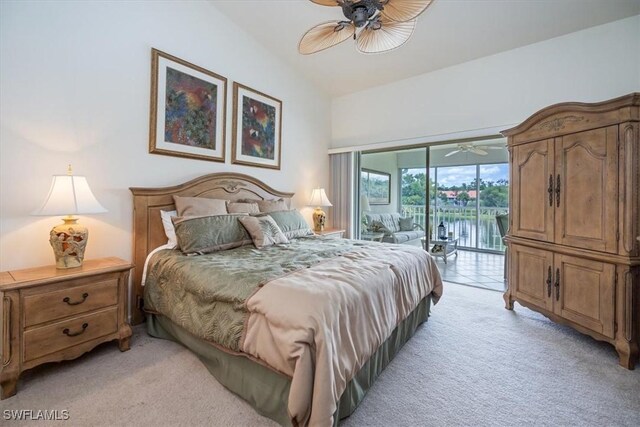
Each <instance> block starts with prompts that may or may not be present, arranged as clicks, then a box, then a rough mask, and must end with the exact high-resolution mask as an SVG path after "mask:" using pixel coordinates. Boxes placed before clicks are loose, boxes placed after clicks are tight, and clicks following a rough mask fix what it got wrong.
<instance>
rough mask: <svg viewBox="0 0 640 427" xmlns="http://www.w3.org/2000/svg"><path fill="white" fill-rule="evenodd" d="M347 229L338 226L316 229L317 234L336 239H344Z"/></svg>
mask: <svg viewBox="0 0 640 427" xmlns="http://www.w3.org/2000/svg"><path fill="white" fill-rule="evenodd" d="M344 232H345V230H338V229H337V228H325V229H324V230H322V231H314V232H313V233H314V234H315V235H316V236H325V237H332V238H334V239H342V237H343V236H344Z"/></svg>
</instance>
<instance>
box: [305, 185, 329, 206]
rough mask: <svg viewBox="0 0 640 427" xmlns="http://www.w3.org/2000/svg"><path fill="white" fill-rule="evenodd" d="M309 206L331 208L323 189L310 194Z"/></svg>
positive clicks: (317, 189)
mask: <svg viewBox="0 0 640 427" xmlns="http://www.w3.org/2000/svg"><path fill="white" fill-rule="evenodd" d="M309 205H310V206H333V205H332V204H331V202H330V201H329V199H328V198H327V194H326V193H325V192H324V188H316V189H315V190H313V192H312V193H311V200H310V201H309Z"/></svg>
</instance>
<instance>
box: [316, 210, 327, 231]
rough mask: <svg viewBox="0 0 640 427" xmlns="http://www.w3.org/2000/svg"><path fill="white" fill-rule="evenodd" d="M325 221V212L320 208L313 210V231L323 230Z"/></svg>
mask: <svg viewBox="0 0 640 427" xmlns="http://www.w3.org/2000/svg"><path fill="white" fill-rule="evenodd" d="M326 222H327V214H326V213H324V211H323V210H322V209H320V208H316V210H314V211H313V231H316V232H317V231H324V225H325V223H326Z"/></svg>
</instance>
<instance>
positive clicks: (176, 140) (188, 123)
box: [149, 49, 227, 162]
mask: <svg viewBox="0 0 640 427" xmlns="http://www.w3.org/2000/svg"><path fill="white" fill-rule="evenodd" d="M226 99H227V79H226V78H225V77H222V76H220V75H218V74H216V73H214V72H212V71H209V70H205V69H204V68H202V67H198V66H197V65H194V64H191V63H189V62H187V61H183V60H182V59H180V58H176V57H175V56H171V55H169V54H167V53H164V52H161V51H159V50H157V49H151V117H150V120H149V127H150V129H149V152H150V153H154V154H163V155H169V156H179V157H190V158H193V159H201V160H211V161H214V162H224V150H225V140H224V135H225V115H226V114H225V113H226V105H227V103H226Z"/></svg>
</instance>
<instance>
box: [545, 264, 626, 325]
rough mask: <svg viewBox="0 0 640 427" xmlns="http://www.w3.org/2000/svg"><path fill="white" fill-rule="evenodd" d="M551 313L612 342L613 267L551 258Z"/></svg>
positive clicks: (613, 313) (613, 319)
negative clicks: (552, 305)
mask: <svg viewBox="0 0 640 427" xmlns="http://www.w3.org/2000/svg"><path fill="white" fill-rule="evenodd" d="M554 264H555V271H554V285H555V283H556V282H557V283H558V285H559V286H558V287H557V288H556V287H555V286H554V291H553V300H554V309H553V311H554V313H555V314H557V315H558V316H562V317H563V318H565V319H567V320H570V321H572V322H574V323H577V324H578V325H581V326H584V327H585V328H587V329H590V330H592V331H595V332H598V333H600V334H602V335H604V336H606V337H609V338H614V336H615V330H614V327H615V326H614V321H615V308H614V291H615V286H614V282H615V265H613V264H607V263H604V262H599V261H592V260H587V259H584V258H576V257H572V256H568V255H560V254H556V255H554Z"/></svg>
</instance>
